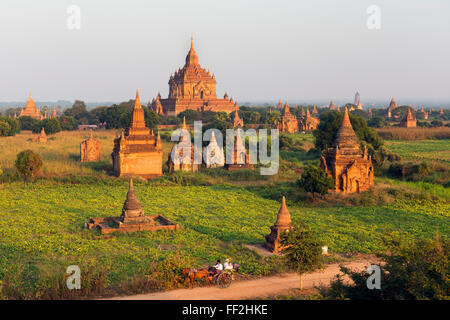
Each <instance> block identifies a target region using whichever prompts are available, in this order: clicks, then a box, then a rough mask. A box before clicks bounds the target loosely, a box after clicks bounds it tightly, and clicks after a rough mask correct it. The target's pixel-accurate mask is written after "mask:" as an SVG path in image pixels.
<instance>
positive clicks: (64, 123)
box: [58, 116, 78, 131]
mask: <svg viewBox="0 0 450 320" xmlns="http://www.w3.org/2000/svg"><path fill="white" fill-rule="evenodd" d="M58 120H59V124H60V126H61V129H62V130H68V131H73V130H77V129H78V121H77V120H76V119H75V118H74V117H72V116H61V117H59V119H58Z"/></svg>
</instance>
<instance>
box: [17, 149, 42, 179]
mask: <svg viewBox="0 0 450 320" xmlns="http://www.w3.org/2000/svg"><path fill="white" fill-rule="evenodd" d="M15 166H16V170H17V173H18V174H19V175H20V176H21V177H23V178H24V179H25V180H28V179H30V178H33V177H35V176H36V175H37V174H38V173H39V172H40V170H41V168H42V159H41V157H40V156H39V155H38V154H37V153H34V152H33V151H31V150H25V151H22V152H20V153H19V154H18V155H17V159H16V163H15Z"/></svg>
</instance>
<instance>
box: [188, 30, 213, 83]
mask: <svg viewBox="0 0 450 320" xmlns="http://www.w3.org/2000/svg"><path fill="white" fill-rule="evenodd" d="M191 64H192V65H195V64H198V56H197V53H196V52H195V50H194V37H192V36H191V49H190V50H189V52H188V54H187V56H186V66H189V65H191ZM213 77H214V75H213Z"/></svg>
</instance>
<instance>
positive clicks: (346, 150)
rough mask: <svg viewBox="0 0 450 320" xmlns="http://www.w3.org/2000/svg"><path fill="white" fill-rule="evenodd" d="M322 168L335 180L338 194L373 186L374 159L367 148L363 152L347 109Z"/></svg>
mask: <svg viewBox="0 0 450 320" xmlns="http://www.w3.org/2000/svg"><path fill="white" fill-rule="evenodd" d="M320 166H321V168H322V169H323V170H325V172H326V174H327V176H328V177H331V178H333V179H334V190H335V191H337V192H343V193H354V192H361V191H367V190H369V189H370V187H371V186H372V185H373V174H374V171H373V165H372V158H371V157H370V156H369V155H368V153H367V148H366V149H364V151H361V148H360V145H359V141H358V138H357V136H356V134H355V131H354V130H353V127H352V124H351V122H350V118H349V116H348V110H347V108H345V111H344V118H343V120H342V124H341V127H340V128H339V131H338V133H337V136H336V140H335V141H334V144H333V147H332V148H330V149H328V150H326V154H325V156H322V158H321V163H320Z"/></svg>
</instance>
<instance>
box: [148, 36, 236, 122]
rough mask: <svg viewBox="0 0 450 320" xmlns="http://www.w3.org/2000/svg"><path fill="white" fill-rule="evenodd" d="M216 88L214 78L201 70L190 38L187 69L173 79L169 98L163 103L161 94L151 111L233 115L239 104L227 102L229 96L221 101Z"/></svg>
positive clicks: (231, 101)
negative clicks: (213, 112) (187, 111)
mask: <svg viewBox="0 0 450 320" xmlns="http://www.w3.org/2000/svg"><path fill="white" fill-rule="evenodd" d="M216 84H217V82H216V77H215V75H214V74H213V75H211V74H210V72H209V71H206V70H205V69H203V68H202V67H201V66H200V64H199V59H198V55H197V53H196V52H195V50H194V41H193V38H191V48H190V50H189V52H188V54H187V56H186V62H185V65H184V67H183V68H181V69H178V70H177V71H176V72H175V73H174V74H172V75H171V76H170V79H169V96H168V98H167V99H162V98H161V95H160V94H159V93H158V95H157V96H156V98H154V99H153V100H152V102H151V103H150V104H149V107H150V109H151V110H153V111H155V112H157V113H158V114H164V115H177V114H179V113H180V112H183V111H185V110H196V111H215V112H219V111H222V112H227V113H231V112H233V111H234V110H235V108H236V106H237V102H233V98H228V95H227V94H226V93H225V95H224V97H223V99H218V98H217V95H216Z"/></svg>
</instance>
